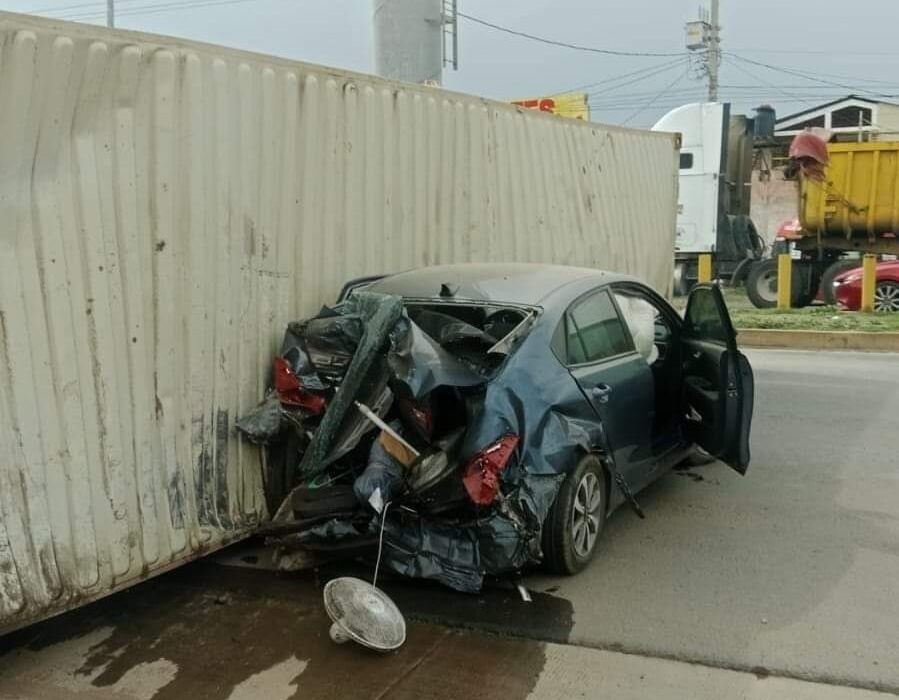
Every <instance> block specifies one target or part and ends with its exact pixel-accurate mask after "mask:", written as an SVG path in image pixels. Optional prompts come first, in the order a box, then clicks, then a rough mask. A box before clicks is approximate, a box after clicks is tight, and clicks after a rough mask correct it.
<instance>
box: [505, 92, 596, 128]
mask: <svg viewBox="0 0 899 700" xmlns="http://www.w3.org/2000/svg"><path fill="white" fill-rule="evenodd" d="M512 104H513V105H518V106H519V107H524V108H525V109H539V110H540V111H541V112H549V113H550V114H555V115H557V116H560V117H567V118H568V119H582V120H584V121H586V122H588V121H590V107H589V106H588V105H587V94H586V93H583V92H570V93H567V94H564V95H550V96H548V97H532V98H528V99H525V100H513V101H512Z"/></svg>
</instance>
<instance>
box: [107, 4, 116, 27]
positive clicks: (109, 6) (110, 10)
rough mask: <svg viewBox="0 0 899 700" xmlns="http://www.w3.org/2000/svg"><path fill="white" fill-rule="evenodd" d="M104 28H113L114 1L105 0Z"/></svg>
mask: <svg viewBox="0 0 899 700" xmlns="http://www.w3.org/2000/svg"><path fill="white" fill-rule="evenodd" d="M106 26H107V27H114V26H115V0H106Z"/></svg>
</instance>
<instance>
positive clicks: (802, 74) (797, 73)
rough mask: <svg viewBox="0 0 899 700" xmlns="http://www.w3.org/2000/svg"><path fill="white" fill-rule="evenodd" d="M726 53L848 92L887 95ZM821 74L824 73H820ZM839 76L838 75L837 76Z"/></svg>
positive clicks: (741, 59)
mask: <svg viewBox="0 0 899 700" xmlns="http://www.w3.org/2000/svg"><path fill="white" fill-rule="evenodd" d="M724 53H725V54H726V55H728V56H731V57H732V58H735V59H737V60H738V61H742V62H743V63H751V64H752V65H754V66H760V67H762V68H767V69H768V70H772V71H776V72H778V73H786V74H787V75H793V76H796V77H799V78H805V79H806V80H810V81H812V82H816V83H821V84H822V85H831V86H834V87H839V88H843V89H844V90H849V91H850V92H866V93H868V94H870V95H873V96H875V97H887V95H883V94H881V93H877V92H874V91H873V90H868V89H867V88H864V87H861V86H859V85H858V84H856V85H846V84H845V83H837V82H834V81H832V80H824V79H823V78H819V77H817V76H814V75H810V74H808V73H804V72H802V71H798V70H794V69H792V68H783V67H780V66H774V65H771V64H770V63H764V62H762V61H754V60H752V59H751V58H746V57H744V56H739V55H737V54H735V53H733V52H730V51H725V52H724ZM821 75H826V74H824V73H821ZM837 77H840V76H837ZM840 79H841V80H853V81H854V80H856V79H855V78H849V77H840Z"/></svg>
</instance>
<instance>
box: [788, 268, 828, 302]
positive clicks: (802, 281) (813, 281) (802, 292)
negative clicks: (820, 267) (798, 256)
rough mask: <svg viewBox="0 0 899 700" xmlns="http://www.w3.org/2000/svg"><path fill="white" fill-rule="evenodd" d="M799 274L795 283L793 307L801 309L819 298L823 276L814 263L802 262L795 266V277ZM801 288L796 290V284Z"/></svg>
mask: <svg viewBox="0 0 899 700" xmlns="http://www.w3.org/2000/svg"><path fill="white" fill-rule="evenodd" d="M797 274H798V275H799V278H798V280H796V281H794V283H793V308H796V309H801V308H803V307H805V306H808V305H809V304H811V303H812V302H813V301H814V300H815V299H817V298H818V286H819V285H820V284H821V277H820V276H819V275H818V274H817V272H816V270H815V268H814V266H813V265H809V264H807V263H806V264H802V265H794V266H793V277H796V275H797ZM797 284H798V285H799V290H798V291H797V290H796V285H797Z"/></svg>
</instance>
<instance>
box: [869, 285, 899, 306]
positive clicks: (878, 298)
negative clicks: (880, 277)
mask: <svg viewBox="0 0 899 700" xmlns="http://www.w3.org/2000/svg"><path fill="white" fill-rule="evenodd" d="M874 310H875V311H881V312H884V313H897V312H899V284H896V283H895V282H890V281H888V280H884V281H883V282H878V283H877V286H875V287H874Z"/></svg>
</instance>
